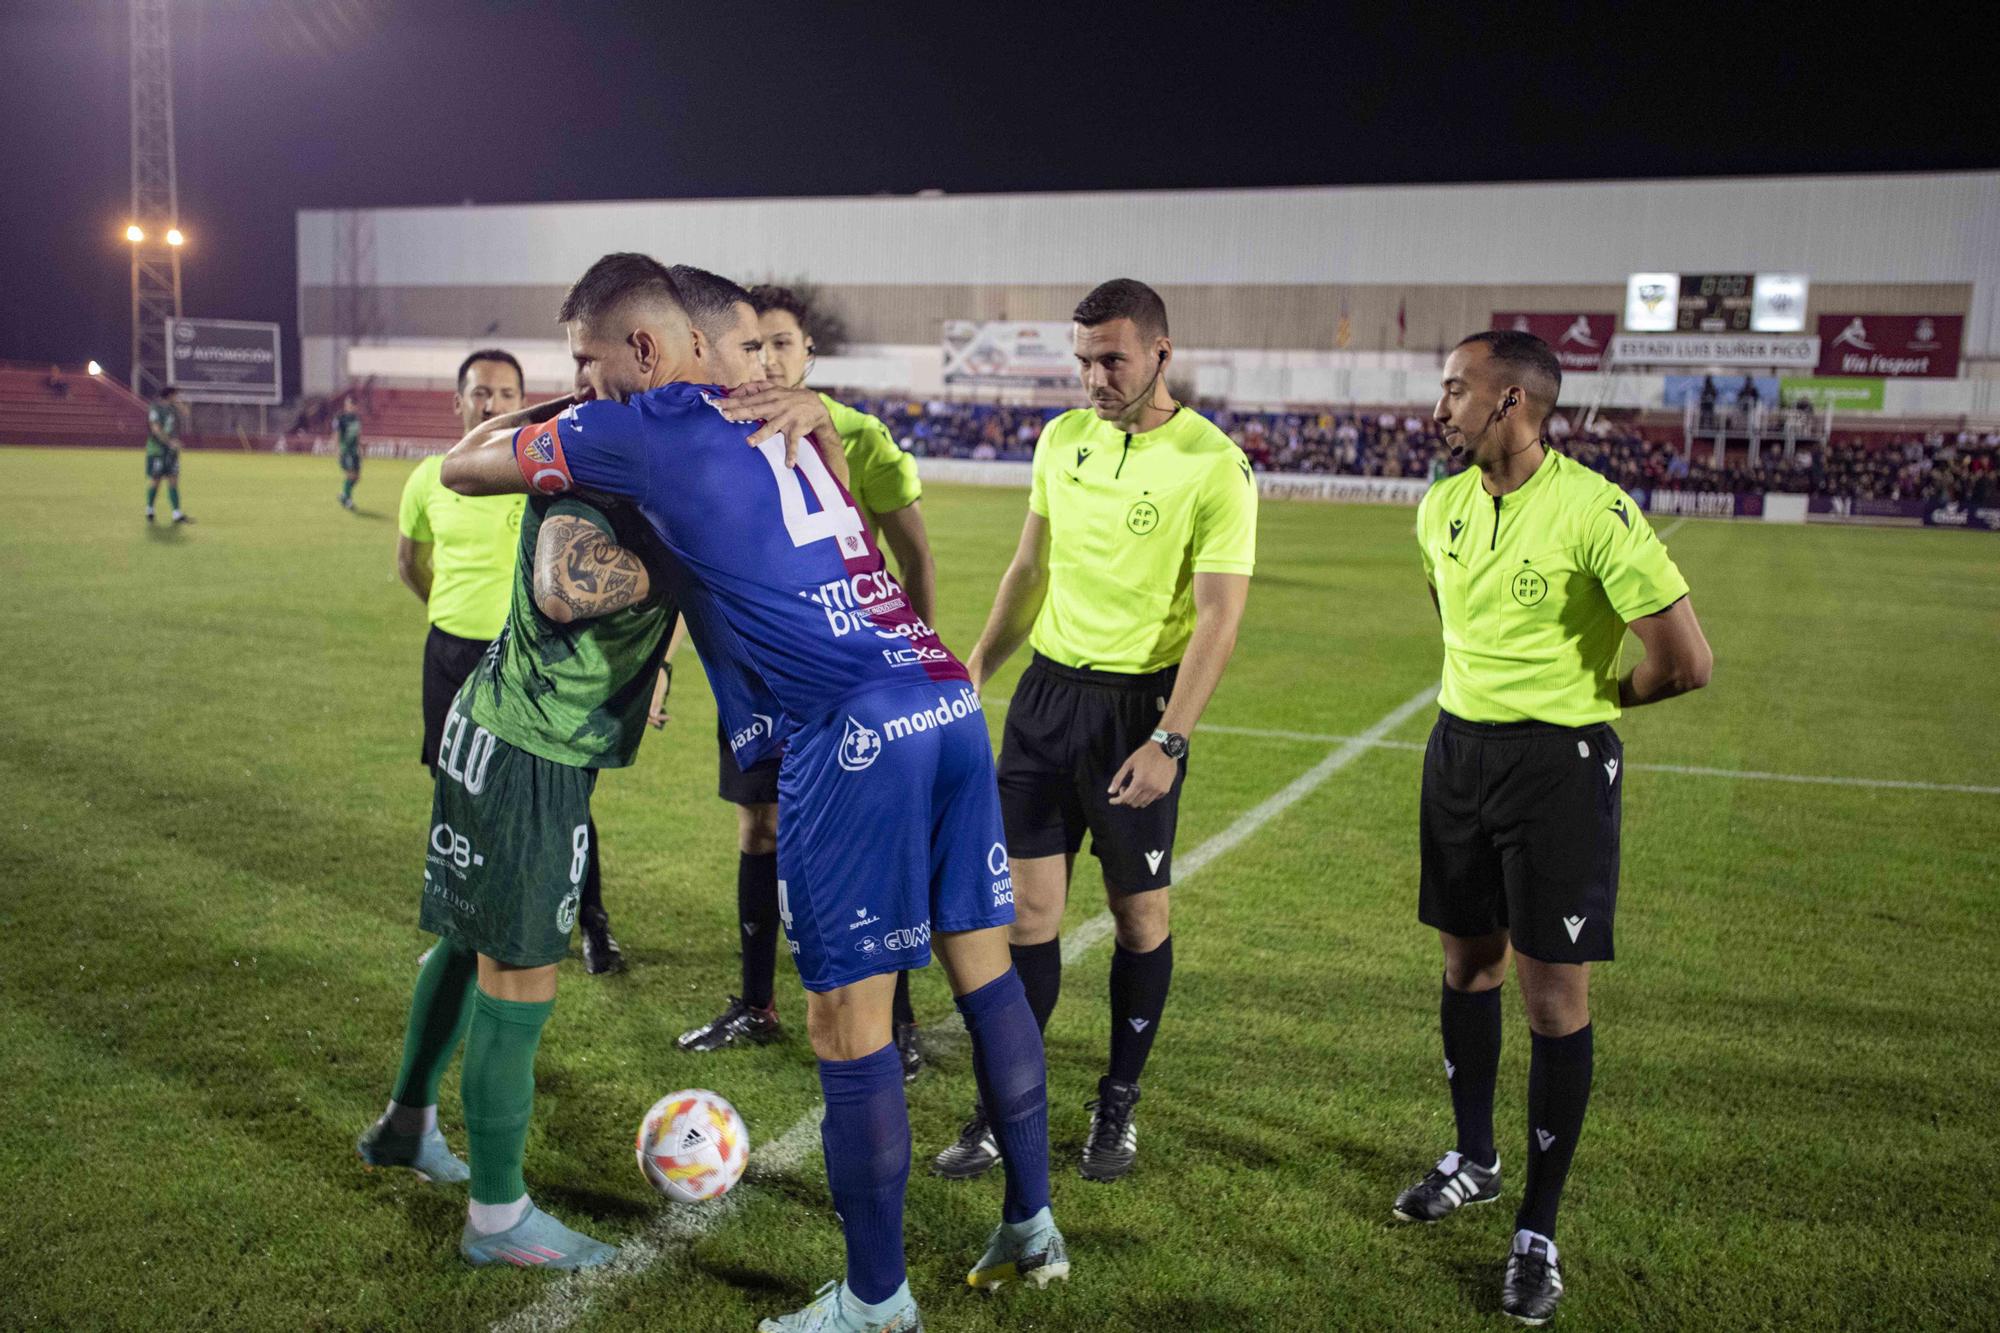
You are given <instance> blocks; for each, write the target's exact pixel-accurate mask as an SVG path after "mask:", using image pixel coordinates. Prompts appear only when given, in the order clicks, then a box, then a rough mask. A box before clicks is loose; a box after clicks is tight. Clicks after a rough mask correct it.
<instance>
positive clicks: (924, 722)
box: [882, 685, 985, 743]
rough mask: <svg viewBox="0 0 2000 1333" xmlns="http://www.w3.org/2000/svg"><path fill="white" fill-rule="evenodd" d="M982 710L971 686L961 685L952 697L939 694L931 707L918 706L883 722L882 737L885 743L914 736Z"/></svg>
mask: <svg viewBox="0 0 2000 1333" xmlns="http://www.w3.org/2000/svg"><path fill="white" fill-rule="evenodd" d="M983 711H985V710H984V709H983V708H982V707H981V706H980V703H979V696H978V695H977V694H974V693H973V691H972V687H971V686H969V685H961V686H959V687H958V693H957V694H956V695H955V696H953V697H952V698H949V699H947V698H946V697H945V696H944V695H942V694H940V695H939V696H938V701H937V703H936V705H934V706H933V707H930V708H919V709H917V710H916V711H914V712H910V713H905V714H903V715H902V716H901V717H892V718H890V719H889V720H888V721H887V722H884V723H883V724H882V739H883V741H884V742H885V743H886V742H888V741H899V740H901V739H903V737H905V736H914V735H915V734H917V733H918V732H920V731H929V730H930V729H931V728H932V727H943V726H949V725H950V724H951V723H953V722H956V721H958V720H959V719H960V718H965V717H971V716H972V715H973V714H974V713H978V712H983Z"/></svg>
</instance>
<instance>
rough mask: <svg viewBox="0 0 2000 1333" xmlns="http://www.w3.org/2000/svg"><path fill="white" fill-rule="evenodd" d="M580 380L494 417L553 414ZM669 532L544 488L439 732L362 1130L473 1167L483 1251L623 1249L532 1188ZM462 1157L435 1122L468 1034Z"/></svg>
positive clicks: (640, 693)
mask: <svg viewBox="0 0 2000 1333" xmlns="http://www.w3.org/2000/svg"><path fill="white" fill-rule="evenodd" d="M569 401H570V400H568V399H563V400H561V401H559V402H556V403H553V404H543V405H541V406H540V407H536V408H530V409H528V410H526V411H523V412H516V413H511V414H509V415H508V416H506V417H502V418H495V419H493V420H492V421H488V422H483V423H481V425H480V429H481V430H485V429H489V428H493V427H496V426H507V425H510V424H511V425H512V426H514V427H516V428H518V427H519V426H522V425H529V424H533V423H535V422H539V421H544V420H547V419H548V418H549V417H551V416H553V415H555V412H556V411H557V410H559V409H560V408H562V407H564V406H566V405H567V404H568V403H569ZM662 558H663V552H662V549H661V548H660V546H659V545H658V542H657V539H656V538H654V536H653V535H652V533H651V531H650V529H648V528H647V526H646V524H645V521H644V520H643V519H642V518H640V517H639V516H638V515H637V513H636V512H634V511H632V510H629V509H627V508H625V507H624V506H622V505H605V506H599V505H594V504H589V503H585V502H583V501H580V500H577V499H575V498H572V497H563V498H560V499H550V498H547V497H543V496H532V497H530V498H529V500H528V507H527V511H526V513H525V514H524V515H523V517H522V521H521V537H520V547H519V559H518V564H517V572H516V574H515V579H514V591H513V600H512V604H511V606H510V608H509V611H508V615H507V624H506V627H505V628H504V629H502V630H501V632H500V637H499V638H498V639H497V640H495V641H494V644H493V646H492V648H490V649H489V650H488V651H487V654H486V656H485V657H484V658H482V659H481V661H480V664H479V666H478V668H477V669H476V670H474V672H473V673H472V676H471V677H470V678H469V679H468V680H467V681H466V683H465V686H464V688H463V689H461V690H460V691H459V694H458V697H457V699H455V700H454V701H453V703H452V706H451V710H450V712H449V713H448V714H447V716H446V718H445V724H444V732H443V735H442V737H441V739H440V741H439V746H438V755H437V766H436V786H435V789H434V795H433V798H432V805H431V824H430V834H429V841H428V846H427V848H426V852H425V869H424V880H423V906H422V915H421V920H422V924H423V926H424V928H425V929H426V930H430V931H435V932H436V933H437V934H439V935H440V936H441V937H442V938H441V939H440V940H439V942H438V946H437V948H436V949H434V950H433V951H432V952H431V953H430V955H429V957H428V958H427V959H426V960H425V963H424V966H423V970H422V971H421V972H420V973H419V975H418V978H417V986H416V994H415V996H414V997H413V999H412V1001H411V1005H410V1017H409V1024H408V1028H407V1031H406V1033H405V1035H404V1041H403V1060H402V1067H401V1070H400V1071H399V1073H398V1075H397V1079H396V1083H395V1087H394V1089H393V1091H392V1093H391V1099H390V1102H389V1107H388V1110H387V1111H386V1112H385V1113H384V1114H383V1116H382V1118H381V1119H379V1120H377V1121H376V1122H375V1123H374V1124H373V1125H372V1126H370V1127H369V1129H368V1130H367V1132H366V1133H364V1134H363V1135H362V1136H361V1139H360V1141H359V1142H358V1143H357V1144H356V1150H357V1151H358V1152H359V1153H360V1155H361V1157H362V1159H363V1160H364V1161H367V1162H369V1163H370V1164H372V1165H375V1166H401V1167H408V1168H411V1169H413V1170H415V1171H417V1172H418V1173H419V1174H421V1175H423V1176H425V1177H426V1178H427V1179H432V1180H444V1181H457V1180H465V1179H467V1178H468V1177H469V1179H470V1193H471V1202H470V1205H469V1208H468V1215H467V1220H466V1224H465V1229H464V1231H463V1232H462V1233H461V1235H460V1238H459V1253H460V1254H462V1255H463V1256H464V1257H465V1259H466V1260H467V1262H469V1263H472V1264H474V1265H487V1264H497V1263H511V1264H516V1265H520V1266H531V1267H549V1268H587V1267H591V1266H594V1265H597V1264H602V1263H608V1262H610V1261H611V1260H612V1259H613V1258H614V1257H616V1255H617V1250H616V1249H615V1248H614V1247H612V1246H609V1245H605V1244H603V1243H601V1242H599V1241H595V1240H592V1239H591V1238H590V1237H588V1236H585V1235H582V1234H580V1233H578V1232H575V1231H572V1230H570V1229H569V1228H568V1227H565V1226H564V1225H562V1223H560V1222H558V1221H556V1220H555V1219H554V1218H553V1217H551V1216H549V1215H548V1214H547V1213H544V1212H542V1211H541V1210H540V1209H538V1208H536V1207H535V1206H534V1204H533V1203H532V1202H531V1201H530V1199H529V1198H528V1192H527V1185H526V1182H525V1180H524V1178H523V1176H522V1161H523V1156H524V1152H525V1148H526V1145H527V1137H528V1122H529V1118H530V1114H531V1112H532V1109H533V1104H534V1095H535V1073H534V1062H535V1050H536V1048H537V1046H538V1045H539V1044H540V1041H541V1033H542V1026H543V1024H545V1023H546V1022H547V1021H548V1018H549V1015H550V1013H551V1012H552V1011H553V1010H554V1008H555V993H556V964H557V963H558V962H559V961H560V960H561V959H562V958H563V957H564V956H565V955H566V954H567V953H568V952H569V939H570V932H571V930H572V929H573V928H574V927H575V925H576V921H577V914H578V910H579V907H580V905H581V900H582V893H583V883H584V878H585V875H586V873H587V871H588V868H589V865H590V858H591V852H592V847H591V834H590V829H591V822H590V795H591V790H592V788H593V787H594V786H595V785H596V781H597V773H598V770H600V769H605V768H620V767H624V766H625V765H628V764H630V763H631V762H632V760H633V758H634V756H635V755H636V753H637V751H638V748H639V740H640V738H641V736H643V735H644V733H645V724H646V710H647V702H648V699H649V696H650V691H651V687H652V682H653V676H654V673H655V672H656V671H657V670H658V667H659V663H660V656H661V653H662V651H663V650H664V648H665V646H666V639H667V633H668V631H669V630H670V629H671V628H672V626H673V622H674V618H675V612H676V608H675V606H674V604H673V602H672V600H671V598H670V597H669V596H668V594H667V593H666V591H665V584H664V582H663V581H662V578H661V564H660V561H661V559H662ZM461 1039H463V1041H464V1044H465V1065H464V1069H463V1072H462V1074H461V1084H462V1087H463V1096H464V1102H465V1126H466V1140H467V1143H468V1146H469V1151H468V1152H467V1157H468V1158H469V1166H468V1163H466V1162H461V1161H460V1160H459V1159H458V1158H456V1157H455V1156H453V1155H452V1153H451V1150H450V1149H449V1148H448V1147H447V1146H446V1145H445V1141H444V1137H443V1135H442V1134H440V1133H439V1132H438V1128H437V1089H438V1084H439V1081H440V1079H441V1078H442V1076H443V1073H444V1069H445V1067H446V1066H447V1065H448V1064H449V1063H450V1061H451V1057H452V1053H453V1051H454V1050H455V1049H456V1048H457V1046H458V1044H459V1042H460V1040H461Z"/></svg>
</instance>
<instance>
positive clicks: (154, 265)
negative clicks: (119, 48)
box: [125, 0, 186, 398]
mask: <svg viewBox="0 0 2000 1333" xmlns="http://www.w3.org/2000/svg"><path fill="white" fill-rule="evenodd" d="M131 2H132V212H131V217H130V220H129V222H128V223H127V224H126V228H125V239H126V241H127V242H129V243H130V245H131V247H132V392H134V393H136V394H138V395H140V396H141V397H144V398H150V397H152V396H153V395H154V394H156V393H158V392H159V391H160V389H161V387H162V386H164V385H165V384H166V382H167V320H168V319H169V318H173V319H178V318H180V313H181V245H182V243H183V242H184V241H185V240H186V237H184V236H183V235H182V234H181V207H180V193H179V189H178V187H177V185H176V183H175V179H174V57H173V48H172V46H171V44H170V42H169V38H168V33H167V0H131Z"/></svg>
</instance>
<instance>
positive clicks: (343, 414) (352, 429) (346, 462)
mask: <svg viewBox="0 0 2000 1333" xmlns="http://www.w3.org/2000/svg"><path fill="white" fill-rule="evenodd" d="M333 445H334V448H336V449H338V450H339V451H340V471H341V475H342V477H343V478H344V480H342V482H341V483H340V507H341V508H342V509H352V508H354V483H355V482H357V481H360V480H361V414H360V413H359V412H357V411H355V410H354V395H353V394H349V395H347V398H346V399H345V401H343V402H342V403H341V406H340V415H339V416H337V417H335V418H334V419H333Z"/></svg>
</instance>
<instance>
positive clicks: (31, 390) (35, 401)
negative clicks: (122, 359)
mask: <svg viewBox="0 0 2000 1333" xmlns="http://www.w3.org/2000/svg"><path fill="white" fill-rule="evenodd" d="M145 438H146V405H145V404H144V403H143V402H141V401H140V400H139V399H137V398H135V397H133V396H132V394H131V393H129V392H128V391H127V390H126V389H125V387H124V386H123V385H120V384H117V383H114V382H111V381H109V380H106V379H105V378H103V377H102V376H96V375H90V374H87V373H86V372H84V371H82V370H69V369H64V368H63V367H60V366H51V365H49V364H48V363H46V362H43V363H42V364H39V365H35V364H29V363H23V362H13V361H10V362H0V444H60V445H92V446H113V445H137V444H140V443H143V442H144V440H145Z"/></svg>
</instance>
